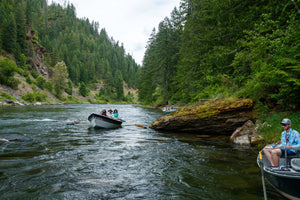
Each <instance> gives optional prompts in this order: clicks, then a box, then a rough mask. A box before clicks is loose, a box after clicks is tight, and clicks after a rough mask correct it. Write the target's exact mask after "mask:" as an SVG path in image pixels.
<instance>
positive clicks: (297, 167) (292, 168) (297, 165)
mask: <svg viewBox="0 0 300 200" xmlns="http://www.w3.org/2000/svg"><path fill="white" fill-rule="evenodd" d="M262 155H263V159H262V162H263V166H264V168H263V170H264V175H265V177H266V179H267V181H268V182H269V183H270V184H271V185H272V186H273V187H274V188H275V189H276V190H277V191H278V192H279V193H280V194H282V195H283V196H285V197H287V198H288V199H293V200H294V199H297V200H300V154H299V151H298V153H297V155H295V156H292V157H290V156H288V157H287V161H286V159H285V158H280V162H279V166H281V167H277V168H274V167H271V165H270V162H269V161H268V159H267V158H266V156H265V155H264V154H263V151H262ZM286 163H288V164H287V166H288V167H286ZM257 164H258V166H259V167H260V160H259V156H257Z"/></svg>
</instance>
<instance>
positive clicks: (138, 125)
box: [126, 121, 147, 129]
mask: <svg viewBox="0 0 300 200" xmlns="http://www.w3.org/2000/svg"><path fill="white" fill-rule="evenodd" d="M126 122H127V123H128V124H132V125H134V126H137V127H140V128H143V129H147V127H145V126H142V125H140V124H135V123H130V122H128V121H126Z"/></svg>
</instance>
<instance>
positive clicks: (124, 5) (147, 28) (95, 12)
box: [54, 0, 180, 64]
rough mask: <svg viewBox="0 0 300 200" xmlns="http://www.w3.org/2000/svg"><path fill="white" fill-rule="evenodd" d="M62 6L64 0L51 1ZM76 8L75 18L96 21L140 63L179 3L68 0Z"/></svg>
mask: <svg viewBox="0 0 300 200" xmlns="http://www.w3.org/2000/svg"><path fill="white" fill-rule="evenodd" d="M54 2H58V3H62V2H64V0H54ZM68 2H70V3H72V4H73V5H74V6H75V8H76V13H77V17H79V18H83V17H86V18H89V20H90V21H92V20H94V21H96V22H99V27H100V29H102V28H105V30H106V31H107V33H108V35H109V36H110V37H113V38H114V40H115V41H119V42H120V44H121V43H123V45H124V48H125V49H126V52H127V53H129V54H131V55H132V56H133V58H134V59H135V60H136V62H137V63H139V64H141V63H142V59H143V56H144V52H145V47H146V44H147V41H148V38H149V37H150V34H151V32H152V29H153V28H154V27H157V26H158V24H159V22H161V21H162V20H163V19H164V18H165V17H169V16H170V13H171V11H172V10H173V8H174V7H175V6H176V7H178V6H179V3H180V0H126V1H125V0H108V1H107V0H68Z"/></svg>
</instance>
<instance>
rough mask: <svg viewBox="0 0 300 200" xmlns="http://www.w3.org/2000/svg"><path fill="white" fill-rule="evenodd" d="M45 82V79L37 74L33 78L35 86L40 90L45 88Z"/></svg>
mask: <svg viewBox="0 0 300 200" xmlns="http://www.w3.org/2000/svg"><path fill="white" fill-rule="evenodd" d="M46 82H47V80H46V79H45V78H44V77H43V76H38V77H37V78H36V80H35V84H36V86H38V87H39V88H41V89H42V90H43V89H44V88H45V86H46Z"/></svg>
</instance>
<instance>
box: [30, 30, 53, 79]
mask: <svg viewBox="0 0 300 200" xmlns="http://www.w3.org/2000/svg"><path fill="white" fill-rule="evenodd" d="M35 37H37V36H36V33H35V32H34V31H32V30H31V29H30V28H28V30H27V38H26V40H27V43H28V45H27V46H28V48H27V51H28V52H27V54H29V55H31V57H28V58H27V61H26V63H27V64H29V65H31V66H32V67H33V68H34V69H35V70H36V71H37V72H38V73H39V74H40V75H42V76H43V77H45V78H46V79H47V80H48V79H49V78H50V77H51V70H50V69H49V68H48V67H47V66H46V65H45V60H44V53H45V52H46V48H45V47H42V46H41V45H39V44H38V43H37V41H36V39H34V38H35Z"/></svg>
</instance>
